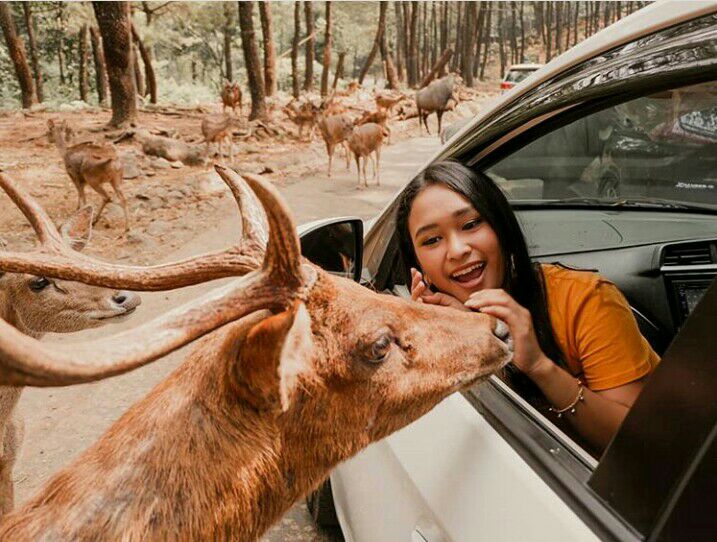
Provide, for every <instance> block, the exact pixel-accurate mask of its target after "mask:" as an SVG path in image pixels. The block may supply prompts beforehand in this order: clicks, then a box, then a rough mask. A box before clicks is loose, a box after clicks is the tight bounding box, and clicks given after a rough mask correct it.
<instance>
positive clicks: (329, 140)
mask: <svg viewBox="0 0 717 542" xmlns="http://www.w3.org/2000/svg"><path fill="white" fill-rule="evenodd" d="M317 126H318V127H319V132H320V133H321V137H322V138H323V139H324V143H325V144H326V154H328V156H329V179H330V178H331V163H332V161H333V158H334V149H335V148H336V145H341V146H342V147H343V148H344V151H345V152H346V169H348V168H349V164H350V161H349V148H348V142H347V140H348V138H349V137H350V136H351V133H352V131H353V126H354V124H353V121H352V120H351V117H350V116H349V115H346V114H343V115H327V116H321V117H319V121H318V122H317Z"/></svg>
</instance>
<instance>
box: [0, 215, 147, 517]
mask: <svg viewBox="0 0 717 542" xmlns="http://www.w3.org/2000/svg"><path fill="white" fill-rule="evenodd" d="M47 228H48V229H47V231H46V232H43V230H40V231H39V232H38V233H39V234H40V238H41V239H43V236H44V240H43V242H42V243H41V244H42V245H44V246H45V247H46V249H47V250H48V251H51V250H52V244H53V243H63V245H64V246H66V247H67V248H70V249H72V250H76V251H80V250H82V249H83V248H85V246H86V244H87V242H88V241H89V238H90V235H91V232H92V207H91V206H86V207H83V208H82V209H80V210H79V211H77V212H76V213H75V214H74V215H72V216H71V217H70V218H69V219H68V220H67V221H65V222H64V223H63V224H62V225H61V227H60V228H59V229H55V228H54V225H52V224H51V223H47ZM140 303H141V298H140V296H139V295H137V294H136V293H133V292H128V291H117V290H113V289H108V288H102V287H99V286H89V285H86V284H82V283H80V282H73V281H64V280H58V279H52V278H47V277H44V276H37V275H29V274H25V273H0V318H2V319H3V320H4V321H5V322H7V323H8V324H9V325H11V326H14V328H15V329H17V330H18V331H20V332H21V333H24V334H25V335H28V336H30V337H33V338H35V339H40V338H41V337H42V336H43V335H44V334H45V333H48V332H52V333H72V332H74V331H80V330H83V329H89V328H95V327H99V326H103V325H106V324H109V323H114V322H119V321H123V320H124V319H126V317H127V316H128V315H130V314H132V313H133V312H134V310H135V309H136V308H137V307H138V306H139V305H140ZM21 393H22V387H18V386H0V435H2V437H1V438H0V516H1V515H4V514H7V513H8V512H10V511H11V510H12V509H13V506H14V486H13V481H12V470H13V467H14V464H15V459H16V457H17V452H18V450H19V448H20V446H21V445H22V441H23V434H24V423H23V420H22V418H21V416H20V415H19V414H18V413H17V411H16V406H17V403H18V401H19V400H20V395H21Z"/></svg>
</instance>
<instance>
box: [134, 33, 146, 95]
mask: <svg viewBox="0 0 717 542" xmlns="http://www.w3.org/2000/svg"><path fill="white" fill-rule="evenodd" d="M132 65H133V66H134V84H135V88H136V89H137V95H138V96H142V97H144V95H145V93H146V92H147V91H146V89H145V87H144V75H143V74H142V67H141V66H140V65H139V49H137V46H136V45H135V44H132Z"/></svg>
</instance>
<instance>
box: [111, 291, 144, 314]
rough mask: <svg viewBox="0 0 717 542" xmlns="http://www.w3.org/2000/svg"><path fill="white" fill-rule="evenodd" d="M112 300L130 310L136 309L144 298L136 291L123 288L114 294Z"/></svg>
mask: <svg viewBox="0 0 717 542" xmlns="http://www.w3.org/2000/svg"><path fill="white" fill-rule="evenodd" d="M112 301H113V302H114V303H115V304H117V305H119V306H120V307H122V308H123V309H127V310H129V309H134V308H135V307H137V306H138V305H139V304H140V303H142V298H141V297H139V296H138V295H137V294H135V293H134V292H128V291H127V290H121V291H119V292H116V293H115V295H113V296H112Z"/></svg>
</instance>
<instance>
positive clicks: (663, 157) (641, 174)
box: [487, 82, 717, 207]
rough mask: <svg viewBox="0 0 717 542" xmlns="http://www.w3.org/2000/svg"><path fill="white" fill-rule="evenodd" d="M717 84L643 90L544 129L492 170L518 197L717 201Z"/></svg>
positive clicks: (510, 194) (706, 203) (511, 195)
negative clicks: (645, 92) (652, 91)
mask: <svg viewBox="0 0 717 542" xmlns="http://www.w3.org/2000/svg"><path fill="white" fill-rule="evenodd" d="M715 171H717V83H714V82H710V83H703V84H699V85H693V86H689V87H682V88H679V89H673V90H669V91H664V92H659V93H656V94H652V95H648V96H643V97H640V98H637V99H634V100H631V101H628V102H625V103H622V104H619V105H615V106H613V107H610V108H607V109H604V110H601V111H598V112H595V113H591V114H589V115H587V116H585V117H582V118H580V119H577V120H575V121H573V122H571V123H569V124H567V125H564V126H561V127H560V128H557V129H555V130H553V131H551V132H549V133H547V134H544V135H542V136H540V137H539V138H538V139H536V140H534V141H532V142H531V143H529V144H528V145H526V146H524V147H522V148H521V149H520V150H518V151H517V152H514V153H513V154H511V155H509V156H507V157H506V158H504V159H503V160H501V161H500V162H498V163H496V164H495V165H493V166H492V167H491V168H489V169H488V170H487V173H488V174H489V175H490V176H491V177H492V178H493V179H495V180H496V181H497V182H498V183H499V184H500V186H501V188H503V190H504V191H505V193H506V195H507V196H508V198H509V199H511V200H551V199H565V198H576V197H577V198H589V201H588V200H586V203H591V202H595V203H596V204H603V203H605V202H606V201H612V202H614V201H621V200H625V199H629V200H633V199H635V200H638V201H643V202H644V201H647V202H653V203H656V202H661V203H664V202H665V200H667V201H670V202H676V203H678V204H690V205H700V206H713V207H717V175H716V174H715Z"/></svg>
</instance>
